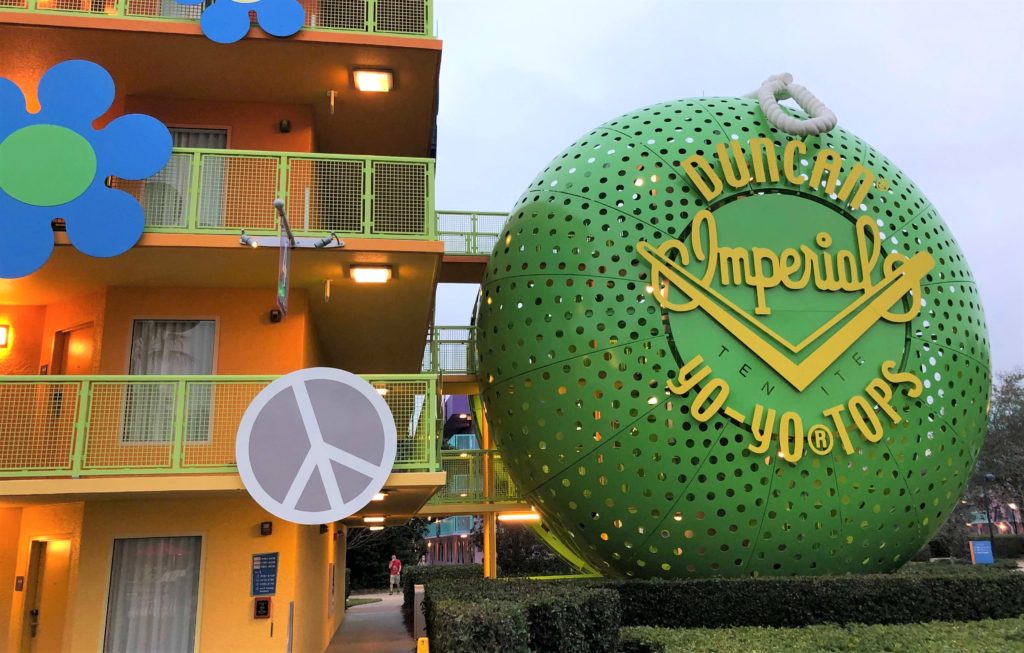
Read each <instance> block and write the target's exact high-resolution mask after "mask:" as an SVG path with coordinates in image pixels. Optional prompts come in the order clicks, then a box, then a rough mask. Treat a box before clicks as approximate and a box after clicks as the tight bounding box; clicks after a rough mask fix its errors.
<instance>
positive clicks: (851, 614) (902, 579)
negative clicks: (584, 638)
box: [593, 572, 1024, 628]
mask: <svg viewBox="0 0 1024 653" xmlns="http://www.w3.org/2000/svg"><path fill="white" fill-rule="evenodd" d="M593 586H598V587H607V588H613V589H615V590H617V591H618V593H619V596H620V599H621V606H622V624H623V625H626V626H660V627H666V628H701V627H703V628H726V627H732V626H775V627H783V626H807V625H811V624H824V623H832V624H847V623H863V624H899V623H916V622H925V621H973V620H977V619H1002V618H1008V617H1017V616H1019V615H1022V614H1024V574H1021V573H1017V572H1012V573H1011V572H1006V573H991V574H975V575H965V574H956V575H949V576H941V575H871V576H838V577H821V578H809V577H793V578H749V579H702V580H676V581H610V582H608V581H599V582H596V583H593Z"/></svg>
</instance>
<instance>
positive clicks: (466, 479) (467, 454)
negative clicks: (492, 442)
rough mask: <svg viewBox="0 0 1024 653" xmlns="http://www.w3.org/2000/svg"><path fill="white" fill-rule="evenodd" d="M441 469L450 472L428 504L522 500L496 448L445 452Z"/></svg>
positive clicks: (442, 455)
mask: <svg viewBox="0 0 1024 653" xmlns="http://www.w3.org/2000/svg"><path fill="white" fill-rule="evenodd" d="M441 469H442V471H444V472H446V474H447V480H446V481H445V486H444V487H443V488H441V489H440V490H438V491H437V493H436V494H434V496H433V497H432V498H431V499H430V501H429V502H428V503H429V504H432V505H437V504H453V503H518V502H521V501H522V498H521V497H520V496H519V492H518V491H517V490H516V487H515V485H514V484H513V483H512V479H511V478H510V477H509V475H508V470H507V469H506V468H505V463H504V462H503V461H502V459H501V454H499V453H498V452H497V451H494V450H482V449H477V450H449V451H442V452H441Z"/></svg>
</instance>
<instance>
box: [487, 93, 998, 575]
mask: <svg viewBox="0 0 1024 653" xmlns="http://www.w3.org/2000/svg"><path fill="white" fill-rule="evenodd" d="M790 82H791V78H787V77H782V76H780V77H775V78H772V79H770V80H769V81H768V82H766V83H765V86H763V87H762V89H761V90H760V91H759V99H740V98H699V99H688V100H680V101H677V102H668V103H665V104H659V105H655V106H651V107H648V108H645V109H640V110H638V111H634V112H631V113H629V114H627V115H624V116H622V117H620V118H616V119H615V120H612V121H611V122H608V123H606V124H604V125H602V126H600V127H598V128H597V129H595V130H593V131H591V132H590V133H588V134H587V135H585V136H583V137H582V138H581V139H580V140H579V141H578V142H576V143H575V144H573V145H572V146H570V147H569V148H568V149H567V150H565V151H564V152H563V153H562V154H560V155H559V156H557V157H556V158H555V159H554V161H552V162H551V164H550V165H549V166H548V167H547V168H546V169H545V170H544V171H543V172H541V173H540V175H539V176H538V177H537V179H536V180H535V181H534V182H533V183H532V184H531V185H530V187H529V188H528V189H527V191H526V193H525V194H524V195H523V197H522V199H521V200H520V201H519V203H518V204H517V205H516V207H515V210H514V211H513V213H512V215H511V216H510V219H509V221H508V224H507V226H506V228H505V230H504V232H503V233H502V235H501V238H500V241H499V242H498V244H497V245H496V247H495V249H494V252H493V255H492V257H491V260H490V264H489V266H488V269H487V274H486V277H485V280H484V284H483V295H482V298H481V302H480V308H479V315H478V325H479V335H478V348H479V353H480V365H481V375H482V378H483V384H484V389H483V395H484V401H485V405H486V408H487V415H488V419H489V420H490V424H491V426H492V429H493V433H494V437H495V441H496V443H497V445H498V447H499V449H500V451H501V453H502V455H503V458H504V461H505V463H506V464H507V466H508V468H509V471H510V473H511V475H512V478H513V480H514V481H515V482H516V484H517V486H518V487H519V489H520V490H521V491H522V492H523V493H525V495H526V496H527V499H528V500H529V501H530V502H531V503H533V504H534V505H535V506H536V508H537V509H538V510H539V511H540V512H541V513H542V514H543V516H544V518H545V522H546V523H547V524H548V525H549V526H550V527H551V528H552V529H553V530H554V532H555V533H556V534H557V535H558V537H559V538H560V539H561V540H562V541H563V542H564V543H566V544H567V545H568V546H570V547H571V548H573V549H574V550H575V551H577V552H578V553H579V554H580V555H581V556H582V557H583V558H585V559H586V560H587V561H588V562H590V563H591V564H593V565H594V566H595V567H596V568H597V569H599V570H600V571H601V572H602V573H606V574H609V575H627V576H661V577H687V576H715V575H721V576H741V575H751V574H753V575H772V574H774V575H783V574H787V575H788V574H836V573H848V572H855V573H859V572H879V571H887V570H891V569H893V568H895V567H898V566H899V565H901V564H903V563H904V562H906V561H907V560H908V559H909V558H910V557H911V556H912V555H913V554H914V553H915V552H916V551H917V550H918V549H919V548H920V547H921V546H922V545H923V544H924V543H925V542H927V541H928V539H929V537H930V536H931V535H932V534H933V533H934V532H935V530H936V529H938V528H939V526H940V525H941V524H942V523H943V522H944V521H945V520H946V518H947V516H948V515H949V512H950V510H951V509H952V507H953V505H954V504H955V503H956V501H957V500H958V499H959V497H960V496H961V491H962V489H963V487H964V485H965V483H966V481H967V479H968V476H969V475H970V474H971V471H972V470H973V467H974V462H975V459H976V457H977V454H978V451H979V449H980V447H981V444H982V439H983V437H984V431H985V413H986V405H987V402H988V392H989V387H990V373H989V353H988V342H987V337H986V332H985V324H984V318H983V315H982V309H981V305H980V302H979V298H978V292H977V288H976V286H975V284H974V281H973V278H972V277H971V273H970V270H969V269H968V267H967V262H966V261H965V260H964V257H963V254H962V252H961V251H960V249H959V247H958V246H957V244H956V241H955V240H954V239H953V235H952V234H951V233H950V232H949V230H948V229H947V227H946V225H945V224H944V223H943V221H942V219H941V217H940V216H939V214H938V211H937V210H936V209H935V208H934V207H933V206H932V205H931V204H930V203H929V202H928V200H927V199H926V198H925V197H924V195H923V194H922V193H921V191H920V190H919V189H918V188H917V187H916V186H915V185H914V184H913V182H911V181H910V179H909V178H908V177H907V176H906V175H905V174H904V173H903V172H902V171H901V170H900V169H899V168H897V167H896V166H895V165H894V164H893V163H892V162H890V161H889V160H888V159H886V158H885V157H884V156H883V155H882V154H880V153H879V152H877V151H875V150H874V149H873V148H872V147H871V146H870V145H868V144H867V143H865V142H864V141H862V140H860V139H859V138H857V137H856V136H854V135H853V134H851V133H849V132H846V131H844V130H842V129H840V128H837V127H835V120H834V116H831V114H830V112H828V110H827V109H825V108H824V107H823V106H822V105H820V103H818V102H817V101H816V100H814V98H813V97H812V96H810V94H809V93H807V92H806V89H803V88H802V87H797V86H796V85H792V84H790ZM787 93H791V94H792V95H793V97H794V98H796V99H797V100H798V101H799V102H800V104H801V106H803V107H805V108H806V109H807V110H808V112H809V113H810V115H811V118H809V119H805V118H806V116H805V115H804V114H802V113H800V112H797V111H795V110H794V111H788V110H782V109H780V108H779V106H778V104H777V102H776V98H777V97H780V96H785V95H787ZM792 132H797V134H794V133H792ZM801 132H803V133H801ZM950 165H956V163H955V162H954V163H950Z"/></svg>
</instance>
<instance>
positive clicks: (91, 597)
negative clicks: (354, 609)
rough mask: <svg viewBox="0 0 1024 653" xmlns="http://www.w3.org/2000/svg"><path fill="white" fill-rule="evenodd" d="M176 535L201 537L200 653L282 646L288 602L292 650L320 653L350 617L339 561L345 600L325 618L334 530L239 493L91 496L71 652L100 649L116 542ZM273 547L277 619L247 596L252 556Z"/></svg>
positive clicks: (339, 583) (281, 648)
mask: <svg viewBox="0 0 1024 653" xmlns="http://www.w3.org/2000/svg"><path fill="white" fill-rule="evenodd" d="M262 521H272V522H273V525H274V532H273V535H270V536H266V537H263V536H260V535H259V525H260V522H262ZM175 535H201V536H202V537H203V548H202V563H201V568H200V591H199V615H198V636H197V640H196V644H197V647H196V650H197V651H209V652H216V653H221V652H224V653H230V652H233V651H239V652H242V651H244V652H246V653H253V652H260V651H281V652H283V651H285V650H286V642H287V637H288V604H289V602H291V601H294V602H295V621H294V633H295V639H294V643H293V649H292V650H293V651H294V652H295V653H307V652H309V653H322V651H323V650H324V648H325V647H326V645H327V642H328V641H329V640H330V636H331V635H332V634H333V633H334V631H335V630H336V629H337V627H338V626H339V625H340V624H341V619H342V617H343V614H344V611H343V608H342V606H343V605H344V571H343V569H344V567H342V568H341V571H339V572H338V576H337V583H336V590H337V593H338V595H339V596H340V597H341V598H340V599H338V598H336V599H335V601H336V604H335V605H336V610H335V612H334V615H333V616H332V617H330V618H329V617H328V615H327V606H328V598H327V590H328V582H329V581H328V578H327V570H328V563H330V562H335V556H336V555H337V542H336V541H335V538H334V535H333V531H332V530H331V529H329V531H328V533H326V534H321V533H320V529H319V527H317V526H297V525H294V524H287V523H285V522H282V521H280V520H278V519H275V518H273V517H272V516H270V515H269V514H267V513H266V512H264V511H263V510H262V509H261V508H259V506H257V505H256V504H255V503H254V502H253V501H252V500H251V499H249V498H248V497H247V496H242V495H233V496H222V497H209V498H187V499H186V498H178V499H155V500H125V501H92V502H89V503H88V504H87V505H86V508H85V518H84V522H83V531H82V550H81V563H80V569H79V579H78V581H79V582H78V592H77V593H76V595H75V596H74V598H73V613H74V619H73V630H72V631H71V632H70V633H69V634H70V640H67V639H66V640H65V641H66V642H68V641H70V642H73V647H71V648H68V649H67V650H69V651H73V652H74V653H77V652H78V651H85V652H89V653H93V652H98V651H100V650H101V649H102V645H103V628H104V619H105V616H106V609H107V591H108V584H109V581H110V565H111V556H112V553H113V542H114V539H115V538H122V537H156V536H175ZM274 551H277V552H278V553H279V554H280V557H279V563H278V564H279V568H278V579H277V594H276V595H275V596H274V598H273V605H272V619H270V620H256V619H253V616H252V611H253V599H252V596H251V595H250V579H251V564H252V555H253V554H255V553H271V552H274ZM342 564H344V563H342ZM271 623H273V634H271Z"/></svg>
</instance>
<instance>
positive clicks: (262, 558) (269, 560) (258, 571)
mask: <svg viewBox="0 0 1024 653" xmlns="http://www.w3.org/2000/svg"><path fill="white" fill-rule="evenodd" d="M274 594H277V553H276V552H275V553H255V554H253V556H252V595H253V596H273V595H274Z"/></svg>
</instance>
